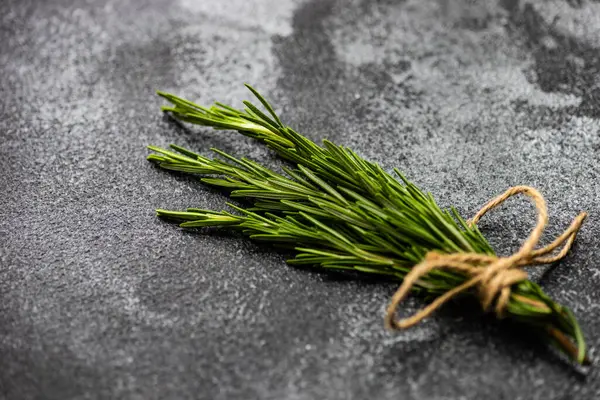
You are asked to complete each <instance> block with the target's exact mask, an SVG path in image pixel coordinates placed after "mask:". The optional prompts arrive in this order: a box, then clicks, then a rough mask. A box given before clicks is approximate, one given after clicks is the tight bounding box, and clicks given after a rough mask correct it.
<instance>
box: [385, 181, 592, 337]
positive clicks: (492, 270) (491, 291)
mask: <svg viewBox="0 0 600 400" xmlns="http://www.w3.org/2000/svg"><path fill="white" fill-rule="evenodd" d="M521 193H522V194H524V195H526V196H528V197H529V198H531V200H532V201H533V203H534V204H535V207H536V209H537V224H536V226H535V227H534V228H533V230H532V231H531V234H530V235H529V237H528V238H527V240H525V242H524V243H523V245H522V246H521V248H520V249H519V250H518V251H517V252H516V253H514V254H513V255H511V256H508V257H498V256H491V255H487V254H479V253H453V254H441V253H438V252H433V251H432V252H429V253H427V255H426V256H425V259H424V260H423V261H422V262H421V263H419V264H417V265H416V266H415V267H413V268H412V269H411V271H410V272H409V273H408V274H407V275H406V277H405V278H404V281H403V282H402V285H401V286H400V288H399V289H398V291H397V292H396V293H395V294H394V296H393V297H392V301H391V303H390V305H389V306H388V309H387V314H386V317H385V323H386V326H387V327H389V328H395V329H406V328H409V327H411V326H413V325H416V324H418V323H419V322H421V321H422V320H423V319H425V318H427V317H428V316H429V315H431V314H432V313H433V312H434V311H435V310H437V309H438V308H439V307H441V306H442V305H443V304H444V303H446V302H447V301H448V300H450V299H452V298H453V297H454V296H456V295H458V294H460V293H463V292H465V291H467V290H469V289H471V288H473V287H477V289H478V294H479V299H480V301H481V305H482V306H483V310H484V311H489V310H490V308H492V305H494V304H495V307H494V311H495V313H496V315H497V316H498V318H502V317H503V316H504V313H505V310H506V307H507V305H508V301H509V298H510V294H511V287H512V286H513V285H514V284H517V283H519V282H522V281H525V280H527V279H528V274H527V272H525V271H524V270H523V268H524V267H525V266H531V265H543V264H550V263H553V262H555V261H558V260H560V259H562V258H563V257H565V256H566V255H567V253H568V252H569V250H570V248H571V246H572V245H573V241H574V240H575V236H576V235H577V232H578V231H579V228H581V225H582V224H583V221H584V220H585V218H586V217H587V214H586V213H585V212H582V213H581V214H579V215H578V216H577V217H576V218H575V219H574V220H573V222H572V223H571V226H569V228H568V229H567V230H565V231H564V232H563V233H562V234H561V235H560V236H559V237H557V238H556V239H555V240H554V241H553V242H552V243H550V244H549V245H547V246H545V247H542V248H540V249H535V247H536V245H537V244H538V242H539V240H540V238H541V236H542V233H543V232H544V229H545V227H546V225H547V224H548V210H547V207H546V201H545V200H544V197H543V196H542V195H541V194H540V192H538V191H537V190H536V189H534V188H532V187H529V186H515V187H512V188H510V189H508V190H507V191H506V192H504V193H503V194H501V195H500V196H498V197H496V198H495V199H492V200H491V201H490V202H488V203H487V204H486V205H485V206H483V208H482V209H481V210H480V211H479V212H478V213H477V214H476V215H475V217H474V218H473V219H472V220H471V221H470V222H469V223H470V225H471V226H473V225H475V224H477V222H479V220H480V219H481V217H483V216H484V215H485V214H486V213H487V212H488V211H490V210H492V209H494V208H496V207H498V206H499V205H501V204H502V203H504V202H505V201H506V200H508V199H509V198H510V197H512V196H515V195H517V194H521ZM563 243H564V246H563V247H562V249H561V250H560V251H559V252H558V253H557V254H555V255H550V256H546V255H547V254H549V253H551V252H552V251H554V250H555V249H557V248H558V247H559V246H561V245H562V244H563ZM436 269H437V270H451V271H456V272H460V273H462V274H464V275H466V277H467V280H466V281H465V282H464V283H463V284H461V285H459V286H457V287H455V288H454V289H451V290H449V291H447V292H446V293H444V294H443V295H441V296H439V297H437V298H436V299H435V300H434V301H433V302H432V303H430V304H429V305H428V306H427V307H425V308H423V309H421V310H420V311H418V312H417V313H416V314H414V315H413V316H411V317H408V318H405V319H402V320H397V319H395V317H394V315H395V313H396V309H397V308H398V306H399V304H400V303H401V302H402V301H403V300H404V299H405V298H406V296H407V295H408V293H409V291H410V290H411V288H412V287H413V286H414V285H415V284H416V283H417V282H418V280H419V279H420V278H421V277H423V276H424V275H426V274H428V273H429V272H431V271H433V270H436Z"/></svg>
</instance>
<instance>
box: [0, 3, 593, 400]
mask: <svg viewBox="0 0 600 400" xmlns="http://www.w3.org/2000/svg"><path fill="white" fill-rule="evenodd" d="M599 43H600V4H599V3H597V2H591V1H585V0H584V1H542V0H540V1H530V0H522V1H519V0H502V1H489V2H488V1H479V2H475V1H467V0H460V1H459V0H457V1H450V0H446V1H441V0H440V1H437V2H436V1H421V0H406V1H392V0H387V1H383V0H382V1H364V0H353V1H341V0H340V1H328V0H313V1H291V0H261V1H252V2H251V1H246V0H239V1H214V2H213V1H201V0H198V1H192V0H150V1H134V0H129V1H121V0H79V1H68V0H45V1H42V0H40V1H32V0H3V1H2V2H0V138H1V140H0V170H1V174H0V192H1V193H2V196H1V198H0V205H1V207H0V217H1V218H0V297H1V299H0V397H2V398H6V399H42V398H43V399H84V398H85V399H109V398H110V399H114V398H130V399H166V398H177V399H187V398H190V399H192V398H194V399H238V398H239V399H254V398H261V399H325V398H326V399H366V398H377V399H424V400H434V399H435V400H442V399H473V400H475V399H482V398H488V399H510V400H517V399H527V400H529V399H561V400H567V399H595V398H598V395H599V393H600V380H599V377H600V374H599V372H598V367H596V368H592V369H591V370H589V371H583V373H580V372H577V371H576V370H574V369H573V368H572V367H571V366H569V365H567V364H566V363H564V362H562V361H561V360H560V359H558V358H557V357H556V356H555V355H554V354H553V353H552V352H550V351H548V349H547V348H546V347H545V346H543V345H540V344H539V343H538V341H537V340H536V339H535V338H532V337H530V336H529V335H527V332H523V331H522V330H520V328H519V327H518V326H513V325H510V324H507V323H499V322H496V321H495V320H494V319H493V318H491V317H482V316H481V315H480V313H479V311H478V308H477V307H476V306H473V307H469V306H468V305H467V308H466V309H464V310H462V309H458V308H457V307H452V306H450V307H446V308H445V309H444V310H443V311H441V312H439V313H438V314H437V315H436V316H435V317H434V318H431V319H429V320H427V322H425V323H423V324H421V325H419V326H418V327H415V328H414V329H412V330H408V331H406V332H402V333H389V332H386V331H385V330H384V329H383V321H382V317H383V311H384V308H385V306H386V304H387V301H388V299H389V296H390V295H391V294H392V293H393V291H394V289H395V285H393V284H389V283H385V282H361V281H356V280H352V279H343V278H341V277H339V276H331V275H324V274H322V273H319V272H318V271H310V270H309V271H307V270H299V269H294V268H291V267H288V266H286V265H285V264H284V260H283V256H282V255H279V254H276V253H272V252H270V251H268V249H264V248H261V247H257V246H255V245H254V244H253V243H250V242H248V241H246V240H244V239H241V238H239V237H235V236H231V235H226V234H200V233H191V232H182V231H181V230H180V229H178V228H177V227H174V226H173V225H170V224H167V223H164V222H161V221H159V220H158V219H156V218H155V217H154V213H153V209H154V208H157V207H169V208H184V207H186V206H199V207H205V208H221V207H222V206H223V204H224V202H225V198H224V197H223V196H222V195H220V194H219V193H216V192H214V191H211V190H208V189H207V188H204V187H203V186H201V185H200V184H198V183H197V182H196V181H194V180H193V179H189V178H186V177H181V176H174V175H172V174H169V173H166V172H164V171H160V170H157V169H156V168H153V167H152V166H151V165H150V164H149V163H148V162H147V161H145V155H146V154H147V151H146V150H145V148H144V146H145V145H147V144H157V145H166V144H168V143H170V142H175V143H178V144H181V145H186V146H190V147H192V148H195V149H197V150H198V151H200V152H204V153H208V149H209V148H210V147H211V146H217V147H220V148H222V149H225V150H227V151H230V152H232V153H234V154H239V155H250V156H251V157H253V158H256V159H260V160H268V161H269V162H273V159H272V157H270V155H269V154H268V153H267V152H265V151H264V150H262V149H260V148H259V147H258V146H257V145H256V144H255V143H252V142H251V141H250V140H247V139H245V138H243V137H240V136H239V135H234V134H228V133H225V132H223V133H216V132H213V131H210V130H207V129H202V128H194V127H185V128H182V127H178V126H176V125H174V124H173V123H171V122H169V120H168V119H166V118H164V117H163V116H162V115H161V113H160V112H159V109H158V107H159V105H160V104H161V101H160V99H158V98H157V97H156V96H154V94H153V91H154V90H155V89H162V90H167V91H173V92H175V93H178V94H180V95H183V96H187V97H189V98H192V99H194V100H198V101H199V102H203V103H208V102H211V101H213V100H220V101H225V102H233V103H234V104H239V102H240V101H241V100H242V99H245V98H248V97H247V93H245V90H244V88H243V87H242V85H241V84H242V83H243V82H249V83H252V84H254V85H255V86H256V87H257V88H259V89H260V90H261V91H263V92H264V93H266V94H267V95H268V97H269V98H270V99H271V100H272V101H273V103H274V104H275V105H276V106H277V109H278V110H280V111H281V112H282V115H283V119H284V120H285V121H286V122H287V123H288V124H290V125H291V126H294V127H296V128H297V129H298V130H299V131H300V132H303V133H305V134H306V135H308V136H310V137H311V138H313V139H315V140H320V139H321V138H329V139H331V140H334V141H336V142H338V143H341V144H345V145H349V146H352V147H354V148H355V149H357V150H358V151H359V152H360V153H361V154H363V155H364V156H366V157H368V158H369V159H371V160H374V161H377V162H380V163H382V164H383V165H384V166H385V167H386V168H391V167H399V168H400V169H401V170H403V171H405V173H406V174H407V175H408V176H409V177H411V178H412V179H413V180H414V181H415V182H416V183H418V184H419V185H420V186H422V187H423V188H424V189H426V190H429V191H431V192H432V193H434V195H435V196H436V197H437V198H438V199H439V202H440V203H441V204H442V205H444V206H449V205H456V206H457V207H458V209H459V210H460V211H461V212H462V213H463V214H464V215H465V216H470V215H472V214H473V213H474V212H475V211H476V210H477V209H478V208H479V207H480V206H481V205H482V204H483V203H484V202H485V201H486V200H487V199H489V198H490V197H492V196H494V195H496V194H498V193H500V192H502V191H503V190H504V189H506V188H507V187H509V186H512V185H516V184H527V185H533V186H536V187H538V188H539V189H541V190H542V192H543V193H544V194H545V195H546V196H547V200H548V202H549V204H550V217H551V225H550V228H549V230H548V237H547V238H546V240H548V239H549V238H551V237H552V236H554V235H556V234H558V233H559V232H561V231H562V229H564V228H565V227H566V226H567V225H568V224H569V223H570V221H571V218H573V217H574V216H575V215H576V214H577V213H578V212H579V211H581V210H586V211H588V212H589V213H590V218H589V220H588V221H587V223H586V225H585V227H584V229H583V231H582V232H581V235H580V236H579V238H578V242H577V245H576V247H575V250H574V251H573V253H572V255H571V256H569V257H568V258H567V259H566V260H565V261H564V262H563V263H561V265H559V266H557V267H555V268H552V269H550V270H548V271H547V272H546V273H544V274H542V273H541V272H539V271H536V272H532V275H533V277H534V278H535V279H536V280H538V281H541V283H542V285H543V287H544V288H545V290H546V291H547V292H548V293H549V294H550V295H551V296H553V297H554V298H556V299H557V300H558V301H560V302H561V303H564V304H566V305H568V306H570V307H572V309H573V310H574V311H575V313H576V314H577V316H578V317H579V319H580V321H581V325H582V328H583V331H584V333H585V335H586V337H587V340H588V343H589V345H590V346H592V348H593V349H598V348H600V335H599V333H598V332H600V318H599V317H600V290H598V288H599V284H600V272H599V269H598V262H597V260H598V259H599V258H600V241H599V240H600V239H599V238H600V179H599V176H598V174H599V172H600V164H599V163H598V156H599V155H600V104H599V101H600V45H599ZM533 217H534V213H533V211H532V210H531V207H530V206H529V205H528V204H527V203H526V202H525V201H521V200H515V201H513V202H512V203H511V205H510V207H505V208H503V209H501V210H499V211H498V212H497V213H495V214H493V215H491V216H490V217H489V218H487V219H486V220H485V222H484V223H483V224H482V228H483V229H484V230H485V232H486V234H487V235H488V236H489V237H490V239H491V241H492V242H493V244H494V246H496V247H497V248H498V249H499V250H500V252H501V253H508V252H510V251H512V250H514V249H515V248H516V247H517V246H518V244H519V241H520V240H522V239H523V238H524V237H525V236H526V235H527V233H528V230H529V229H530V228H531V227H532V224H533ZM422 305H423V303H422V301H421V300H419V299H411V300H410V301H409V302H408V305H407V308H408V310H407V311H411V310H413V311H414V310H416V309H417V307H420V306H422Z"/></svg>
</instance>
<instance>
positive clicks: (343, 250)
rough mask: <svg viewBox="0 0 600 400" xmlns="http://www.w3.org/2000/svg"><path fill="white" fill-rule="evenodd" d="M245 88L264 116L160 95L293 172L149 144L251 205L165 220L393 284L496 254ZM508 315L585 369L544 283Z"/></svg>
mask: <svg viewBox="0 0 600 400" xmlns="http://www.w3.org/2000/svg"><path fill="white" fill-rule="evenodd" d="M247 87H248V89H249V90H250V91H251V92H252V93H253V94H254V96H256V98H257V99H258V100H259V101H260V103H261V104H262V106H263V107H264V109H265V110H266V112H263V111H261V110H260V109H259V108H258V107H257V106H255V105H254V104H252V103H250V102H248V101H245V102H244V104H245V106H246V108H245V109H244V110H237V109H235V108H232V107H229V106H227V105H224V104H221V103H215V105H214V106H212V107H210V108H207V107H202V106H199V105H197V104H194V103H192V102H190V101H187V100H184V99H182V98H179V97H177V96H174V95H172V94H168V93H163V92H158V94H159V95H160V96H162V97H163V98H165V99H166V100H167V101H169V102H170V103H171V104H172V106H168V107H163V108H162V109H163V110H164V111H167V112H170V113H171V114H172V116H174V117H175V118H177V119H179V120H181V121H185V122H189V123H192V124H198V125H204V126H211V127H213V128H215V129H220V130H223V129H224V130H234V131H238V132H239V133H241V134H243V135H246V136H249V137H252V138H255V139H257V140H258V141H260V142H262V143H263V144H265V145H267V146H268V147H269V148H271V149H273V150H274V151H276V152H277V154H278V155H279V156H281V157H283V158H284V159H286V160H288V161H290V162H291V164H292V165H293V167H290V168H287V167H284V168H283V173H278V172H275V171H273V170H271V169H269V168H266V167H265V166H263V165H261V164H259V163H257V162H255V161H251V160H249V159H246V158H241V159H238V158H235V157H233V156H231V155H229V154H227V153H225V152H223V151H220V150H218V149H214V148H213V149H212V151H214V152H215V153H216V154H217V155H218V156H220V157H221V158H207V157H204V156H202V155H200V154H196V153H193V152H192V151H190V150H187V149H184V148H182V147H179V146H176V145H171V150H167V149H162V148H158V147H154V146H149V148H150V150H152V151H154V152H155V153H153V154H150V155H149V156H148V159H149V160H150V161H153V162H155V163H156V164H157V165H159V166H160V167H161V168H165V169H168V170H174V171H180V172H186V173H191V174H198V175H201V176H203V177H202V178H201V181H202V182H204V183H206V184H209V185H213V186H216V187H219V188H222V189H225V190H227V191H228V192H229V195H230V196H231V197H233V198H243V199H245V200H249V201H250V203H249V204H251V206H249V207H247V208H243V207H239V206H235V205H233V204H229V203H228V205H229V206H230V207H231V208H232V209H234V210H236V211H237V213H232V212H227V211H219V212H218V211H211V210H204V209H199V208H189V209H187V211H167V210H162V209H160V210H157V213H158V215H159V216H161V217H164V218H168V219H171V220H176V221H179V222H181V226H182V227H185V228H198V227H207V226H211V227H229V228H235V229H240V230H241V231H242V232H243V233H244V234H246V235H248V236H249V237H250V238H251V239H255V240H260V241H266V242H274V243H277V244H280V245H285V246H289V247H290V248H292V249H294V250H295V252H296V256H295V258H293V259H291V260H289V261H288V263H290V264H292V265H304V266H320V267H322V268H328V269H336V270H350V271H355V272H359V273H365V274H376V275H379V276H386V277H389V278H390V279H394V280H402V279H403V278H404V277H405V276H406V275H407V274H408V273H409V272H410V271H411V268H413V267H414V266H415V265H416V264H418V263H420V262H421V261H422V260H423V259H424V257H425V256H426V255H427V254H428V253H429V252H431V251H436V252H439V253H442V254H444V253H446V254H450V253H481V254H485V255H490V256H494V255H495V253H494V250H493V249H492V248H491V247H490V245H489V243H488V242H487V240H486V239H485V237H484V236H483V235H482V233H481V232H480V231H479V229H478V228H477V227H476V226H475V225H471V224H468V223H467V222H466V221H465V220H464V219H463V218H462V217H461V216H460V215H459V214H458V212H457V211H456V210H455V209H454V208H452V209H450V210H449V211H447V210H442V209H440V208H439V207H438V205H437V204H436V202H435V200H434V199H433V197H432V195H431V194H429V193H427V194H426V193H423V192H422V191H421V190H419V188H417V187H416V186H415V185H414V184H412V183H411V182H409V181H408V180H407V179H406V178H405V177H404V176H403V175H402V174H401V173H400V172H399V171H397V170H394V172H395V174H396V175H397V178H396V177H394V176H392V175H391V174H389V173H387V172H386V171H384V170H383V169H382V168H381V167H380V166H379V165H377V164H374V163H371V162H369V161H366V160H364V159H363V158H361V157H360V156H359V155H357V154H356V153H355V152H353V151H352V150H350V149H348V148H344V147H341V146H337V145H335V144H333V143H331V142H329V141H327V140H324V141H323V146H319V145H317V144H315V143H314V142H312V141H311V140H309V139H307V138H305V137H304V136H302V135H300V134H298V133H297V132H296V131H294V130H293V129H292V128H290V127H288V126H286V125H284V124H283V123H282V122H281V120H280V119H279V117H278V116H277V114H276V113H275V112H274V110H273V108H272V107H271V105H269V103H268V102H267V101H266V100H265V99H264V98H263V97H262V96H261V95H260V94H259V93H258V92H257V91H256V90H254V89H253V88H252V87H250V86H248V85H247ZM398 178H399V179H398ZM467 278H468V277H467V276H465V275H464V274H461V273H460V272H456V271H448V270H441V269H438V270H432V271H430V272H429V273H428V274H427V275H425V276H424V277H421V278H420V279H418V280H417V281H416V282H415V285H414V286H413V287H412V288H413V290H415V291H418V292H422V293H425V294H426V295H430V296H437V295H441V294H444V293H446V292H448V291H450V290H452V289H454V288H456V287H458V286H460V285H461V284H463V283H465V281H466V280H467ZM469 293H471V294H475V293H474V292H473V291H469ZM505 314H506V316H507V317H509V318H512V319H514V320H518V321H521V322H523V323H525V324H527V325H529V326H530V327H532V328H533V329H536V330H538V331H539V333H540V335H541V336H542V337H543V338H545V339H547V340H548V341H550V342H551V343H552V344H554V345H556V346H557V348H558V349H559V350H561V351H562V352H563V353H565V354H566V355H567V356H568V357H569V358H570V359H572V360H574V361H576V362H577V363H580V364H584V363H587V362H588V359H587V356H586V350H585V343H584V339H583V336H582V333H581V330H580V328H579V325H578V323H577V321H576V319H575V318H574V316H573V314H572V313H571V312H570V311H569V310H568V309H567V308H566V307H563V306H561V305H559V304H557V303H555V302H554V301H553V300H552V299H550V298H549V297H548V296H547V295H546V294H544V293H543V292H542V290H541V289H540V287H539V286H538V285H537V284H535V283H533V282H531V281H529V280H525V281H521V282H519V283H517V284H515V285H513V287H511V294H510V298H509V300H508V302H507V306H506V309H505Z"/></svg>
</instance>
